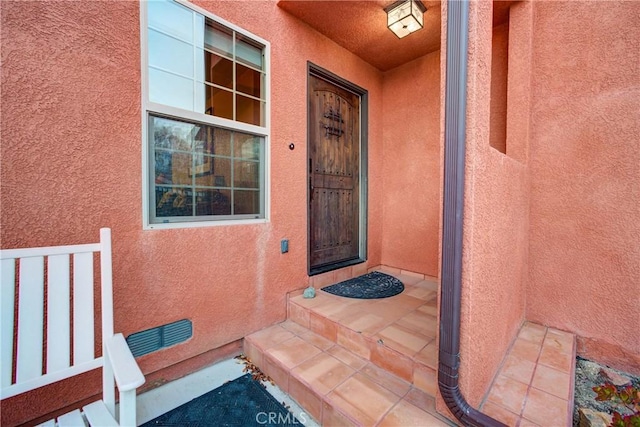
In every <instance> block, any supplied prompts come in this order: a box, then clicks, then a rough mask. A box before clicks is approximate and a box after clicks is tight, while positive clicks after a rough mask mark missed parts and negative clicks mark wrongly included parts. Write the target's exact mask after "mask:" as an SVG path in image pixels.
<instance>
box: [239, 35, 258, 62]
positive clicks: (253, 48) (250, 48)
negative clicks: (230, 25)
mask: <svg viewBox="0 0 640 427" xmlns="http://www.w3.org/2000/svg"><path fill="white" fill-rule="evenodd" d="M262 49H263V46H261V45H259V44H258V43H256V42H254V41H252V40H250V39H248V38H247V37H244V36H242V35H240V34H238V35H237V36H236V58H237V60H238V61H242V62H244V63H245V64H247V65H251V66H253V67H255V68H258V69H259V70H262V65H263V64H262V62H263V61H262Z"/></svg>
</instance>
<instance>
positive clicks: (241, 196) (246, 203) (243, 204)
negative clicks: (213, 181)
mask: <svg viewBox="0 0 640 427" xmlns="http://www.w3.org/2000/svg"><path fill="white" fill-rule="evenodd" d="M233 213H234V214H236V215H247V214H259V213H260V192H259V191H251V190H247V191H243V190H237V191H234V192H233Z"/></svg>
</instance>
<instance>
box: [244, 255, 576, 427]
mask: <svg viewBox="0 0 640 427" xmlns="http://www.w3.org/2000/svg"><path fill="white" fill-rule="evenodd" d="M380 270H381V271H384V272H386V273H389V274H392V275H394V276H396V277H398V278H399V279H400V280H402V281H403V283H404V284H405V291H404V292H403V293H402V294H400V295H397V296H395V297H391V298H386V299H382V300H355V299H348V298H341V297H337V296H334V295H331V294H327V293H325V292H319V288H320V287H322V286H324V285H326V284H331V283H332V282H331V281H326V280H324V279H321V280H320V281H316V283H314V285H315V286H316V290H317V291H318V292H317V296H316V298H313V299H304V298H303V297H302V295H301V291H299V292H295V293H293V294H291V295H289V299H288V320H287V321H285V322H283V323H280V324H278V325H274V326H271V327H269V328H266V329H264V330H262V331H258V332H256V333H254V334H251V335H249V336H247V337H246V338H245V343H244V349H245V354H246V355H247V356H248V357H249V358H250V359H251V360H252V361H253V362H254V363H255V364H256V365H257V366H259V367H260V368H261V369H262V370H263V371H264V372H265V373H266V374H268V375H269V376H271V377H272V378H273V379H274V381H275V383H276V384H277V385H278V386H279V387H280V388H281V389H283V391H284V392H286V393H288V394H289V395H290V396H291V397H292V398H293V399H294V400H296V401H297V402H298V403H300V405H301V406H302V407H303V408H305V410H306V411H307V413H308V414H309V415H311V417H313V418H314V419H315V420H317V421H318V422H319V423H321V424H322V425H326V426H338V425H339V426H343V425H346V426H390V425H396V426H403V427H404V426H445V425H453V424H452V423H451V421H450V420H447V419H445V418H443V417H442V415H440V414H438V413H437V412H436V410H435V399H434V396H435V394H436V392H437V374H436V369H437V343H436V340H435V337H436V331H437V306H436V302H437V286H438V284H437V282H436V280H435V279H433V278H429V277H426V278H425V277H423V276H419V275H415V274H411V273H406V272H400V271H399V270H393V269H385V268H382V269H380ZM332 277H333V278H334V282H335V281H340V280H344V278H340V277H339V275H337V276H336V275H334V276H332ZM336 277H337V279H336ZM322 282H324V283H322ZM575 348H576V346H575V336H574V335H573V334H570V333H567V332H563V331H559V330H555V329H552V328H546V327H544V326H541V325H537V324H534V323H530V322H525V324H524V325H523V326H522V328H521V330H520V332H519V334H518V336H517V337H516V339H515V340H514V342H513V344H512V346H511V348H510V349H509V351H508V353H507V355H506V357H505V358H504V360H503V363H502V366H501V367H500V369H499V372H498V373H497V374H496V377H495V379H494V382H493V384H492V386H491V387H490V389H489V390H488V392H487V394H486V396H485V399H484V400H483V402H482V405H481V407H480V410H481V411H482V412H485V413H487V414H488V415H490V416H492V417H494V418H496V419H498V420H500V421H502V422H504V423H505V424H507V425H509V426H513V427H525V426H532V427H535V426H544V427H546V426H549V427H555V426H570V425H571V413H572V407H573V378H574V373H575V363H574V361H575Z"/></svg>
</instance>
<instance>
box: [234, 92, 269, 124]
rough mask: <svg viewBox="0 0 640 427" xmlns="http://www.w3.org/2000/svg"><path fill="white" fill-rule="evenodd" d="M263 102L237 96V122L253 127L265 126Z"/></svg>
mask: <svg viewBox="0 0 640 427" xmlns="http://www.w3.org/2000/svg"><path fill="white" fill-rule="evenodd" d="M262 104H263V102H261V101H256V100H255V99H251V98H247V97H246V96H242V95H236V120H238V121H240V122H244V123H249V124H252V125H258V126H264V122H263V120H262Z"/></svg>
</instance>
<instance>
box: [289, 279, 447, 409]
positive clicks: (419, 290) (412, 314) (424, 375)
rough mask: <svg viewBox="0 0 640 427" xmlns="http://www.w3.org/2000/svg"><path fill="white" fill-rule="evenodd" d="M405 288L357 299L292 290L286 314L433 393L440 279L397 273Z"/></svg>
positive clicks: (432, 394)
mask: <svg viewBox="0 0 640 427" xmlns="http://www.w3.org/2000/svg"><path fill="white" fill-rule="evenodd" d="M395 276H396V277H398V278H399V279H400V280H401V281H402V282H403V283H404V285H405V290H404V291H403V292H402V293H401V294H400V295H396V296H394V297H391V298H384V299H378V300H359V299H350V298H341V297H337V296H335V295H331V294H328V293H326V292H322V291H319V290H318V291H317V294H316V297H315V298H312V299H306V298H304V297H303V296H302V295H300V294H298V295H291V296H290V297H289V301H288V318H289V319H290V320H293V321H294V322H296V323H298V324H300V325H301V326H303V327H305V328H307V329H309V330H311V331H313V332H315V333H317V334H319V335H321V336H322V337H324V338H326V339H328V340H329V341H331V342H333V343H336V344H339V345H340V346H342V347H344V348H346V349H348V350H350V351H351V352H353V353H355V354H357V355H358V356H359V357H361V358H363V359H365V360H367V361H370V362H372V363H373V364H375V365H377V366H378V367H380V368H383V369H384V370H386V371H388V372H390V373H393V374H394V375H396V376H398V377H400V378H402V379H403V380H405V381H407V382H409V383H411V384H413V385H414V386H415V387H417V388H419V389H421V390H422V391H425V392H427V393H428V394H430V395H431V396H435V394H436V387H437V375H436V370H437V358H438V355H437V342H436V340H435V337H436V332H437V324H438V322H437V317H436V316H437V286H438V285H437V282H436V281H435V280H430V279H428V278H427V279H425V278H424V277H420V276H416V275H409V274H395Z"/></svg>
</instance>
